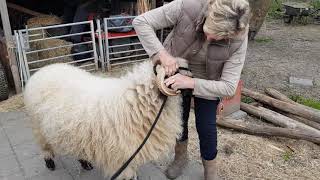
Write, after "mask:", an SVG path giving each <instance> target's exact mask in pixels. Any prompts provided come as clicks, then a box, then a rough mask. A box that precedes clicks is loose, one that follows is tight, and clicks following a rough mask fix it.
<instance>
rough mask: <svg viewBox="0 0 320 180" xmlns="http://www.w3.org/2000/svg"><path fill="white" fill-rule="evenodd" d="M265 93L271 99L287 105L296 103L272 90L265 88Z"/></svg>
mask: <svg viewBox="0 0 320 180" xmlns="http://www.w3.org/2000/svg"><path fill="white" fill-rule="evenodd" d="M265 92H266V93H267V94H268V95H270V96H271V97H274V98H276V99H279V100H281V101H284V102H287V103H291V104H296V102H294V101H293V100H291V99H290V98H288V97H287V96H286V95H284V94H282V93H281V92H279V91H277V90H275V89H273V88H266V89H265Z"/></svg>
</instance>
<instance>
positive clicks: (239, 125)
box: [217, 118, 320, 144]
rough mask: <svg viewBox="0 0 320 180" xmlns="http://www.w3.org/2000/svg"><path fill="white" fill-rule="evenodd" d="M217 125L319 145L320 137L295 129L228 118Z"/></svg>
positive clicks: (218, 120) (218, 121)
mask: <svg viewBox="0 0 320 180" xmlns="http://www.w3.org/2000/svg"><path fill="white" fill-rule="evenodd" d="M217 125H218V126H221V127H224V128H229V129H234V130H237V131H241V132H244V133H247V134H252V135H261V136H280V137H287V138H291V139H302V140H307V141H310V142H313V143H316V144H320V136H315V135H312V134H309V133H307V132H302V131H300V130H296V129H288V128H280V127H268V126H262V125H254V124H246V123H244V122H241V121H237V120H233V119H230V118H223V119H217Z"/></svg>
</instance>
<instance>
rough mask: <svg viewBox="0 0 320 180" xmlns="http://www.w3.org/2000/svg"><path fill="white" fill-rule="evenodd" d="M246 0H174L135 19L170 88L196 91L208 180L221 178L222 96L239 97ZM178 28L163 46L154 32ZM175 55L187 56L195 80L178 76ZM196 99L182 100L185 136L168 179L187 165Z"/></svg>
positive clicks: (147, 48)
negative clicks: (219, 119) (218, 158)
mask: <svg viewBox="0 0 320 180" xmlns="http://www.w3.org/2000/svg"><path fill="white" fill-rule="evenodd" d="M249 14H250V10H249V3H248V2H247V0H209V1H207V0H174V1H172V2H171V3H169V4H166V5H164V6H162V7H160V8H157V9H153V10H151V11H149V12H147V13H145V14H142V15H140V16H138V17H137V18H135V19H134V21H133V25H134V28H135V30H136V32H137V33H138V36H139V39H140V41H141V43H142V45H143V47H144V48H145V50H146V51H147V53H148V54H149V56H150V57H152V58H153V60H154V61H160V62H161V64H162V66H163V67H164V68H165V70H166V73H167V75H169V76H170V77H169V78H168V79H166V80H165V84H166V85H167V86H170V85H171V87H172V88H173V89H175V90H177V89H187V88H190V89H193V95H194V106H195V116H196V128H197V132H198V136H199V141H200V154H201V157H202V162H203V166H204V176H205V179H206V180H214V179H217V167H216V160H215V159H216V156H217V128H216V109H217V106H218V104H219V99H220V98H221V97H226V96H233V95H234V94H235V91H236V88H237V84H238V81H239V79H240V75H241V71H242V68H243V65H244V61H245V55H246V49H247V41H248V40H247V34H248V23H249V16H250V15H249ZM171 26H173V30H172V32H171V33H170V34H169V35H168V37H167V38H166V40H165V42H164V45H162V44H161V43H160V41H159V40H158V38H157V37H156V34H155V30H159V29H162V28H166V27H171ZM175 57H182V58H185V59H186V60H187V61H188V63H189V68H190V69H191V71H192V73H193V76H194V77H193V78H191V77H187V76H183V75H181V74H176V75H173V74H174V73H175V72H176V70H177V68H178V65H177V62H176V59H175ZM190 102H191V97H188V96H186V97H184V98H183V134H182V137H181V139H179V140H178V141H177V144H176V147H175V158H174V161H173V162H172V163H171V164H170V165H169V167H168V169H167V171H166V175H167V177H168V178H170V179H174V178H176V177H178V176H179V175H181V173H182V170H183V168H184V167H185V165H186V164H187V161H188V160H187V159H188V155H187V143H188V141H187V140H188V128H187V127H188V118H189V111H190Z"/></svg>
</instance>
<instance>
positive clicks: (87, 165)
mask: <svg viewBox="0 0 320 180" xmlns="http://www.w3.org/2000/svg"><path fill="white" fill-rule="evenodd" d="M78 161H79V162H80V164H81V167H82V168H83V169H85V170H87V171H90V170H92V169H93V167H92V165H91V163H90V162H88V161H86V160H82V159H79V160H78Z"/></svg>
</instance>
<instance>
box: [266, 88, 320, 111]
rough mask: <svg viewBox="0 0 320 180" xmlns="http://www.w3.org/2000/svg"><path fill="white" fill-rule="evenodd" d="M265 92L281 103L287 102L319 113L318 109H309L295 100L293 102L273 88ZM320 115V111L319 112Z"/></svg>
mask: <svg viewBox="0 0 320 180" xmlns="http://www.w3.org/2000/svg"><path fill="white" fill-rule="evenodd" d="M265 92H266V93H267V94H268V95H270V96H271V97H274V98H276V99H279V100H281V101H284V102H287V103H291V104H296V105H299V106H301V107H304V108H306V109H309V110H310V111H319V110H317V109H314V108H312V107H309V106H305V105H303V104H299V103H297V102H295V101H293V100H291V99H290V98H288V97H287V96H286V95H284V94H282V93H281V92H279V91H277V90H275V89H272V88H266V89H265ZM319 113H320V111H319Z"/></svg>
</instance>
